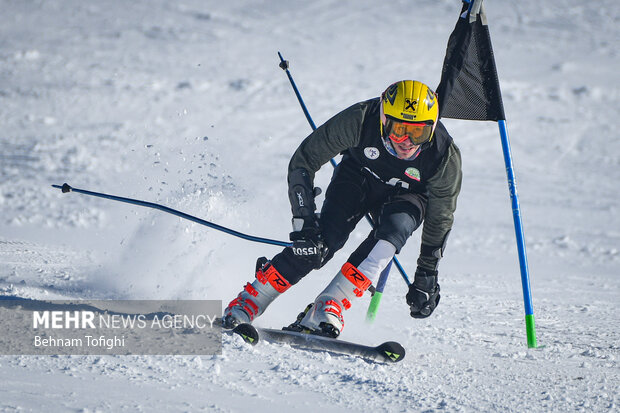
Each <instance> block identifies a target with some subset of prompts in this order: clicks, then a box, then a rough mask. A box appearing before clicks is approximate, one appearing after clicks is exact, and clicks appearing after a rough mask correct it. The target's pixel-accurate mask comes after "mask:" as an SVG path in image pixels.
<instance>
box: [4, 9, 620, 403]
mask: <svg viewBox="0 0 620 413" xmlns="http://www.w3.org/2000/svg"><path fill="white" fill-rule="evenodd" d="M595 3H596V4H593V3H586V2H583V1H577V0H553V1H545V2H540V1H533V0H524V1H518V2H515V1H513V2H506V1H501V2H500V1H495V0H487V1H486V2H485V4H486V11H487V16H488V19H489V24H490V30H491V37H492V40H493V46H494V49H495V55H496V61H497V66H498V70H499V76H500V82H501V85H502V91H503V97H504V105H505V108H506V113H507V116H508V121H509V131H510V135H511V141H512V151H513V155H514V160H515V168H516V172H517V178H518V187H519V195H520V200H521V206H522V212H523V217H524V224H525V232H526V241H527V246H528V256H529V261H530V271H531V281H532V292H533V298H534V309H535V315H536V321H537V332H538V341H539V344H540V345H541V347H540V348H538V349H527V346H526V340H525V328H524V321H523V300H522V293H521V284H520V277H519V268H518V262H517V254H516V247H515V243H514V235H513V227H512V225H513V224H512V214H511V210H510V202H509V198H508V193H507V190H506V187H507V185H506V177H505V169H504V164H503V160H502V156H501V147H500V142H499V138H498V131H497V126H496V125H495V124H493V123H479V122H478V123H477V122H464V121H451V120H447V121H446V125H447V127H448V129H449V130H450V131H451V134H452V135H453V136H454V138H455V140H456V142H457V143H458V145H459V147H460V148H461V151H462V154H463V167H464V182H463V190H462V194H461V197H460V199H459V206H458V211H457V215H456V223H455V227H454V230H453V233H452V235H451V239H450V243H449V247H448V250H447V251H446V257H445V258H444V260H443V261H442V263H441V267H440V277H441V280H440V283H441V287H442V300H441V304H440V305H439V307H438V309H437V311H436V313H435V314H433V316H432V317H430V318H429V319H425V320H413V319H411V318H410V317H409V315H408V311H407V306H406V304H405V301H404V296H405V293H406V288H405V284H404V283H403V281H402V280H401V279H400V277H399V275H398V273H396V272H395V271H394V272H393V274H392V276H391V279H390V282H389V284H388V287H387V289H386V294H385V295H384V298H383V302H382V304H381V308H380V312H379V315H378V318H377V320H376V322H375V323H374V324H372V325H367V324H365V322H364V314H365V311H366V306H367V303H368V299H367V297H365V298H364V302H362V303H360V304H358V305H357V306H355V307H354V308H353V309H352V310H350V311H349V312H348V314H347V328H346V329H345V330H344V333H343V336H342V337H343V338H344V339H347V340H351V341H361V342H366V343H369V344H378V343H380V342H382V341H386V340H398V341H400V342H401V343H402V344H403V345H404V346H405V348H406V349H407V351H408V355H407V358H406V359H405V360H404V361H403V362H402V363H399V364H397V365H393V366H382V365H377V364H370V363H366V362H363V361H361V360H358V359H355V358H352V357H340V356H332V355H329V354H326V353H321V352H303V351H298V350H293V349H291V348H289V347H287V346H278V345H273V344H263V345H259V346H256V347H253V348H251V347H249V346H248V345H246V344H244V343H243V342H242V341H241V340H240V339H237V338H234V337H229V336H225V337H224V338H223V340H224V350H223V354H222V355H216V356H202V357H198V356H192V357H180V356H179V357H173V356H156V357H154V356H62V357H46V356H0V410H2V411H36V410H40V409H41V406H46V410H49V411H85V412H86V411H89V412H90V411H201V410H203V411H221V412H228V411H232V412H235V411H248V410H251V411H253V412H266V411H272V410H275V409H278V410H280V411H291V410H293V409H295V410H296V411H299V412H305V411H308V412H309V411H360V412H361V411H466V412H470V411H512V412H522V411H557V412H566V411H588V412H591V411H597V412H600V411H617V410H618V408H619V403H620V401H619V397H618V383H619V379H620V369H619V366H618V358H619V356H620V354H619V348H620V345H619V343H620V322H619V317H618V313H619V311H618V310H619V309H620V308H619V307H620V306H619V304H618V303H619V302H620V281H619V279H618V273H619V272H620V271H619V270H620V252H619V248H620V230H619V228H620V218H618V216H619V209H618V201H619V199H620V196H619V195H618V182H620V139H619V135H618V130H619V129H620V122H619V121H618V107H619V101H620V89H619V86H618V75H617V73H618V70H619V69H620V64H619V63H620V58H619V56H618V49H617V47H618V43H619V40H620V29H619V26H618V21H619V19H620V9H619V8H618V5H617V2H616V1H615V0H601V1H597V2H595ZM0 9H1V10H2V13H1V16H0V124H1V125H2V131H1V132H0V208H1V214H0V294H2V295H5V296H18V297H27V298H35V299H41V300H49V299H57V298H70V299H214V300H222V301H224V302H225V303H226V302H227V301H228V300H230V299H231V298H232V297H233V296H234V295H235V294H237V292H238V291H239V289H240V288H241V286H242V285H243V284H244V283H245V282H246V281H247V280H249V279H250V278H251V277H252V276H253V269H254V261H255V259H256V257H258V256H261V255H266V256H268V257H270V256H272V255H273V254H275V253H276V252H277V251H278V249H277V248H276V247H272V246H267V245H262V244H253V243H250V242H247V241H243V240H240V239H238V238H234V237H231V236H229V235H226V234H223V233H220V232H217V231H214V230H211V229H208V228H205V227H201V226H198V225H196V224H192V223H190V222H187V221H182V220H180V219H179V218H175V217H173V216H171V215H167V214H163V213H161V212H157V211H153V210H147V209H144V208H140V207H134V206H129V205H125V204H120V203H115V202H111V201H106V200H102V199H95V198H89V197H85V196H80V195H77V194H68V195H63V194H61V193H60V191H58V190H53V189H52V188H51V186H50V185H51V184H62V183H63V182H68V183H69V184H70V185H72V186H75V187H77V188H84V189H90V190H94V191H102V192H107V193H112V194H117V195H121V196H127V197H133V198H139V199H145V200H148V201H152V202H160V203H163V204H165V205H167V206H170V207H172V208H175V209H179V210H182V211H184V212H187V213H190V214H194V215H197V216H200V217H202V218H205V219H208V220H211V221H213V222H216V223H218V224H220V225H225V226H229V227H231V228H234V229H236V230H239V231H242V232H247V233H250V234H254V235H259V236H264V237H270V238H276V239H282V240H286V238H287V235H288V232H289V230H290V224H289V222H290V221H289V219H290V209H289V205H288V200H287V196H286V166H287V163H288V160H289V157H290V155H291V154H292V152H293V151H294V150H295V148H296V146H297V145H298V143H299V142H300V141H301V140H302V139H303V138H304V137H305V136H306V135H307V134H308V133H309V131H310V128H309V126H308V124H307V122H306V119H305V118H304V116H303V114H302V112H301V110H300V109H299V107H298V104H297V102H296V99H295V96H294V94H293V92H292V90H291V89H290V86H289V84H288V81H287V79H286V77H285V75H284V73H282V71H281V70H280V69H279V68H278V66H277V64H278V57H277V51H281V52H282V53H283V55H284V57H285V58H287V59H289V60H290V61H291V71H292V74H293V76H294V77H295V80H296V82H297V84H298V86H299V87H300V90H301V93H302V95H303V97H304V99H305V101H306V103H307V105H308V107H309V110H310V113H311V115H312V116H313V118H314V120H315V122H316V123H317V124H320V123H321V122H323V121H325V120H327V119H328V118H329V117H330V116H331V115H332V114H334V113H336V112H337V111H339V110H341V109H343V108H345V107H347V106H349V105H350V104H352V103H354V102H357V101H360V100H363V99H367V98H370V97H373V96H377V95H378V94H379V93H380V92H381V91H382V90H383V89H384V88H385V87H386V86H387V85H388V84H390V83H392V82H393V81H396V80H400V79H403V78H415V79H418V80H421V81H424V82H427V83H428V84H430V85H436V84H437V83H438V82H439V77H440V73H441V65H442V62H443V56H444V53H445V46H446V43H447V40H448V36H449V34H450V32H451V31H452V29H453V27H454V24H455V22H456V19H457V16H458V12H459V10H460V2H458V1H456V0H440V1H437V0H422V1H415V2H413V1H387V2H377V1H370V0H359V1H355V2H342V1H334V0H319V1H313V2H305V1H237V2H212V1H207V2H205V1H197V0H183V1H181V2H170V1H163V0H152V1H144V0H138V1H132V2H124V1H114V0H110V1H106V2H83V1H76V0H64V1H61V0H50V1H30V0H29V1H11V0H0ZM330 175H331V167H330V166H329V165H326V166H325V167H324V168H323V169H322V170H321V171H320V172H319V174H318V176H317V183H318V184H319V186H322V187H323V188H325V186H326V185H327V184H328V182H329V178H330ZM367 231H368V228H367V227H366V224H365V223H361V224H360V225H359V228H358V229H357V232H355V233H354V234H353V236H352V237H351V239H350V241H349V243H348V244H347V246H346V247H345V248H344V250H343V251H342V252H341V253H339V254H338V255H337V256H336V257H335V259H334V260H333V261H332V262H330V263H329V264H328V265H327V266H326V267H325V268H324V269H322V270H321V271H320V272H316V273H314V274H312V275H311V276H309V277H307V278H306V279H304V280H303V281H302V282H301V283H300V284H299V285H297V286H296V287H295V288H294V289H291V290H290V291H289V292H287V294H286V295H285V296H283V297H282V298H281V299H280V301H278V302H276V303H275V304H274V305H273V306H272V307H271V308H270V310H269V311H268V312H267V313H266V314H265V315H264V316H263V317H262V318H261V319H260V320H259V321H258V322H257V323H258V324H259V325H262V326H270V327H279V326H281V325H283V324H285V323H288V322H290V321H291V320H292V319H294V317H295V316H296V314H297V313H298V312H299V311H300V310H301V309H303V307H304V306H305V304H306V303H308V302H310V301H311V300H312V299H313V298H314V297H315V295H316V294H317V293H318V292H319V291H320V290H321V289H322V288H323V287H324V285H325V284H326V283H327V282H328V281H329V280H330V279H331V277H332V276H333V275H334V274H335V272H336V271H337V270H338V268H339V266H340V265H342V262H343V260H344V259H346V257H347V256H348V253H349V252H350V251H351V250H352V249H353V248H354V247H355V245H356V243H357V242H359V241H360V240H362V239H363V238H364V237H365V234H366V232H367ZM418 240H419V238H418V235H415V236H414V239H412V240H411V241H410V243H409V245H408V246H407V248H406V249H405V250H404V251H403V252H402V253H401V254H400V256H399V259H400V260H401V262H402V263H403V265H404V267H405V268H406V269H407V270H408V271H410V272H411V273H413V271H414V270H415V260H416V258H417V250H418Z"/></svg>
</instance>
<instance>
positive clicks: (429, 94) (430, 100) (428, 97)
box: [425, 89, 435, 110]
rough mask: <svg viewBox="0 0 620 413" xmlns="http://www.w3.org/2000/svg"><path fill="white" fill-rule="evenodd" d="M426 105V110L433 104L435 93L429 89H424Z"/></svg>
mask: <svg viewBox="0 0 620 413" xmlns="http://www.w3.org/2000/svg"><path fill="white" fill-rule="evenodd" d="M425 100H426V106H428V110H431V108H432V107H433V106H435V94H434V93H433V92H431V90H430V89H427V90H426V99H425Z"/></svg>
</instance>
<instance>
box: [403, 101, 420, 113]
mask: <svg viewBox="0 0 620 413" xmlns="http://www.w3.org/2000/svg"><path fill="white" fill-rule="evenodd" d="M417 104H418V101H417V100H412V99H405V109H404V111H405V112H406V111H411V112H415V110H416V105H417Z"/></svg>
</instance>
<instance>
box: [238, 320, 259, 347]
mask: <svg viewBox="0 0 620 413" xmlns="http://www.w3.org/2000/svg"><path fill="white" fill-rule="evenodd" d="M232 331H233V333H235V334H237V335H239V336H240V337H241V338H242V339H243V341H245V342H246V343H248V344H251V345H253V346H255V345H256V344H257V343H258V340H259V336H258V331H257V330H256V329H255V328H254V327H253V326H252V325H251V324H239V325H238V326H237V327H235V328H233V330H232Z"/></svg>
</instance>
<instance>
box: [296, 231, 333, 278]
mask: <svg viewBox="0 0 620 413" xmlns="http://www.w3.org/2000/svg"><path fill="white" fill-rule="evenodd" d="M290 238H291V241H293V246H292V247H291V250H292V251H293V254H295V255H296V256H297V257H300V258H302V259H304V260H305V261H307V262H309V263H310V264H311V265H312V268H314V269H318V268H321V266H322V265H323V261H324V260H325V256H326V255H327V245H326V244H325V242H324V241H323V236H322V235H321V229H320V227H319V226H318V223H314V224H312V223H311V224H309V225H307V226H306V225H304V227H303V228H302V230H301V231H294V232H291V235H290Z"/></svg>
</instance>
